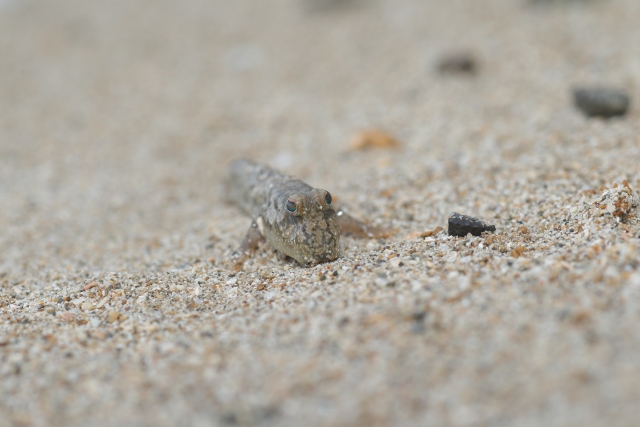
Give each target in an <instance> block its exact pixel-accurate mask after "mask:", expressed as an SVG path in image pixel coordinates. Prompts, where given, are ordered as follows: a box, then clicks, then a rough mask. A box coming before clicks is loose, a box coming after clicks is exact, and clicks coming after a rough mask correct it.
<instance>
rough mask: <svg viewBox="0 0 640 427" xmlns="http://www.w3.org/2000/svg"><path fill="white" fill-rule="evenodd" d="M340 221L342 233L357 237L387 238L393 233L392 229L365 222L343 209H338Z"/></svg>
mask: <svg viewBox="0 0 640 427" xmlns="http://www.w3.org/2000/svg"><path fill="white" fill-rule="evenodd" d="M338 222H339V223H340V233H341V234H353V235H355V236H357V237H366V238H370V239H379V238H385V237H389V236H391V235H392V234H393V230H391V229H388V228H384V227H377V226H375V225H369V224H365V223H364V222H362V221H360V220H358V219H356V218H354V217H352V216H351V215H349V214H348V213H346V212H345V211H343V210H338Z"/></svg>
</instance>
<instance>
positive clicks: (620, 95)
mask: <svg viewBox="0 0 640 427" xmlns="http://www.w3.org/2000/svg"><path fill="white" fill-rule="evenodd" d="M573 100H574V103H575V106H576V107H578V108H579V109H580V110H582V112H584V113H585V114H586V115H587V116H589V117H605V118H609V117H615V116H623V115H625V114H626V112H627V110H628V109H629V102H630V101H629V96H628V95H627V94H626V93H625V92H623V91H621V90H619V89H615V88H611V87H605V86H594V87H580V88H575V89H574V90H573Z"/></svg>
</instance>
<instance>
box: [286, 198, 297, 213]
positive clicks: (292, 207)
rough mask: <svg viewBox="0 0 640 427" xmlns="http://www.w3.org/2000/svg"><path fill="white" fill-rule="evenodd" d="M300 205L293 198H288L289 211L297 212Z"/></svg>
mask: <svg viewBox="0 0 640 427" xmlns="http://www.w3.org/2000/svg"><path fill="white" fill-rule="evenodd" d="M296 209H298V207H297V206H296V202H294V201H293V200H287V210H288V211H289V212H295V211H296Z"/></svg>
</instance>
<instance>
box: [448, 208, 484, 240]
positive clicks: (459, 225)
mask: <svg viewBox="0 0 640 427" xmlns="http://www.w3.org/2000/svg"><path fill="white" fill-rule="evenodd" d="M483 231H496V227H495V226H493V225H487V224H485V223H484V222H482V221H480V220H478V219H476V218H473V217H470V216H467V215H460V214H459V213H455V212H454V213H452V214H451V215H450V216H449V230H448V233H449V236H459V237H464V236H466V235H467V234H469V233H471V234H472V235H474V236H480V235H481V234H482V232H483Z"/></svg>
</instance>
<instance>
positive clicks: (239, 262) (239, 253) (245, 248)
mask: <svg viewBox="0 0 640 427" xmlns="http://www.w3.org/2000/svg"><path fill="white" fill-rule="evenodd" d="M263 241H265V238H264V236H263V235H262V234H261V233H260V229H259V227H258V224H256V223H255V222H253V223H251V226H250V227H249V229H248V230H247V233H246V234H245V235H244V238H243V239H242V243H240V247H239V248H238V250H236V251H234V252H233V253H232V254H231V258H232V259H233V262H234V264H235V269H236V270H242V266H243V264H244V262H245V261H246V260H247V258H249V257H250V256H251V255H252V254H253V253H254V252H255V251H256V249H258V246H259V245H260V243H261V242H263Z"/></svg>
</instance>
